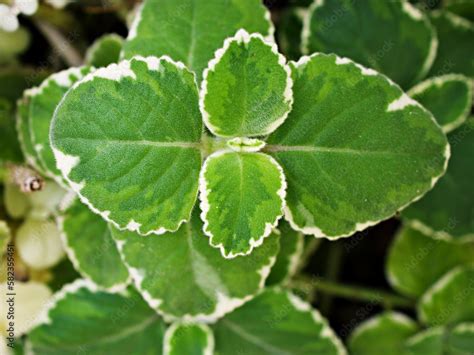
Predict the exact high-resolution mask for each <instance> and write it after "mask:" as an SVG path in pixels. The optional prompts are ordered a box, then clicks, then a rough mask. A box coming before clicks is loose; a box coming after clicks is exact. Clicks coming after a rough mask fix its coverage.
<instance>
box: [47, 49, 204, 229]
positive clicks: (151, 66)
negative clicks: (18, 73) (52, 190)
mask: <svg viewBox="0 0 474 355" xmlns="http://www.w3.org/2000/svg"><path fill="white" fill-rule="evenodd" d="M133 60H137V61H142V62H145V63H146V64H147V66H148V70H150V71H158V70H159V69H160V64H161V62H162V61H164V62H167V63H169V64H171V65H174V66H175V67H176V68H178V69H181V70H185V71H187V72H188V73H189V74H191V75H192V76H193V78H194V82H195V84H196V86H197V82H196V75H195V74H194V73H193V72H192V71H190V70H189V69H188V68H186V66H185V65H184V64H183V63H182V62H177V61H174V60H173V59H171V58H170V57H169V56H166V55H165V56H161V57H159V58H158V57H154V56H148V57H142V56H134V57H133V58H131V59H129V60H123V61H121V62H120V63H118V64H116V63H113V64H110V65H109V66H107V67H105V68H100V69H97V70H95V71H94V72H91V73H89V74H87V75H86V76H85V77H84V78H82V79H81V80H79V81H77V82H76V83H75V84H74V85H73V86H72V87H71V89H70V90H69V91H68V92H67V93H66V94H65V95H64V96H63V98H62V99H61V101H60V102H59V104H58V106H57V107H56V110H55V113H54V116H53V120H52V122H51V126H53V125H54V121H55V119H56V113H57V111H58V108H59V107H60V106H61V105H62V103H63V102H64V101H65V99H66V98H67V96H68V95H69V93H71V92H72V91H73V90H75V89H76V88H77V87H78V86H79V85H81V84H83V83H85V82H88V81H91V80H94V79H95V78H102V79H107V80H112V81H120V80H121V79H122V78H124V77H132V78H133V79H135V78H136V75H135V73H134V72H133V71H132V70H131V69H130V63H131V62H132V61H133ZM50 137H51V130H50ZM50 142H51V148H52V150H53V153H54V157H55V159H56V166H57V168H58V170H59V171H61V174H62V176H63V178H64V179H65V180H66V182H67V183H68V185H69V187H70V188H71V189H72V190H73V191H74V192H75V193H76V194H77V196H78V197H79V199H80V200H81V202H82V203H84V204H85V205H87V206H88V207H89V209H90V210H91V211H92V212H94V213H95V214H98V215H100V216H101V217H102V218H103V219H104V220H105V221H107V222H109V223H110V224H112V225H113V226H114V227H115V228H117V229H118V230H121V231H131V232H136V233H138V234H140V235H142V236H148V235H151V234H156V235H161V234H164V233H166V232H176V231H177V230H178V229H179V228H180V227H181V225H182V224H183V223H186V222H187V221H188V220H189V219H190V218H191V213H192V210H191V211H190V212H189V215H188V218H186V219H182V220H181V221H179V222H178V224H177V226H176V228H174V229H166V228H165V227H163V226H160V227H158V229H154V230H150V231H147V232H142V231H141V230H140V227H141V224H140V223H138V222H136V221H135V220H134V219H133V218H132V219H131V220H130V221H128V223H127V224H126V225H125V226H121V225H119V224H118V223H117V222H115V221H114V220H113V219H111V218H110V213H111V212H110V211H108V210H105V211H101V210H99V209H98V208H96V207H95V206H94V205H93V204H92V203H91V202H90V201H89V199H88V198H87V197H85V196H84V195H82V194H81V190H82V189H83V188H84V186H85V184H86V182H85V181H81V182H75V181H72V180H71V179H70V178H69V174H70V173H71V171H72V169H73V168H74V167H75V166H76V165H77V164H79V161H80V158H79V157H78V156H73V155H68V154H65V153H63V152H62V151H61V150H59V149H57V148H56V147H55V146H54V143H53V140H52V139H51V138H50ZM195 199H197V191H196V197H195Z"/></svg>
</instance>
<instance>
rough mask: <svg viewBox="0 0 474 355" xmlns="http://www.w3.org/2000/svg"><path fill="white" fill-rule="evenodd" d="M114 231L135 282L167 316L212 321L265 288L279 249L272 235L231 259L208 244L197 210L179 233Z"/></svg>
mask: <svg viewBox="0 0 474 355" xmlns="http://www.w3.org/2000/svg"><path fill="white" fill-rule="evenodd" d="M112 235H113V237H114V238H115V240H116V241H117V245H118V246H119V249H120V252H121V255H122V258H123V260H124V261H125V263H126V265H127V267H128V269H129V271H130V274H131V276H132V278H133V279H134V282H135V285H136V286H137V288H138V289H139V290H140V292H141V293H142V294H143V295H144V297H145V299H146V300H147V301H148V303H149V304H150V306H151V307H153V308H154V309H155V310H156V311H157V312H158V313H160V314H162V315H163V316H165V319H166V320H176V319H177V318H181V319H183V320H185V321H186V320H187V321H189V320H201V321H213V320H216V319H218V318H219V317H222V316H223V315H224V314H226V313H228V312H231V311H232V310H234V309H235V308H236V307H238V306H240V305H242V304H243V303H245V301H247V300H249V299H250V298H252V296H253V295H255V293H257V292H258V291H259V290H260V289H261V288H262V287H263V284H264V282H265V279H266V278H267V276H268V274H269V272H270V268H271V266H272V265H273V263H274V261H275V257H276V254H277V253H278V248H279V237H278V235H271V236H269V237H268V239H267V240H266V241H265V243H264V244H263V245H262V246H261V247H260V248H257V249H256V250H255V251H254V252H253V253H252V254H251V255H249V256H247V257H244V258H236V259H232V260H226V259H224V258H223V257H222V255H221V253H220V252H219V250H217V249H214V248H211V247H209V240H208V238H207V237H206V236H205V235H204V234H203V232H202V222H201V220H200V218H199V215H198V211H196V212H195V213H194V214H193V217H192V219H191V221H190V222H188V223H187V224H185V225H183V226H181V228H180V229H179V230H178V231H177V232H175V233H167V234H165V235H163V236H148V237H143V236H139V235H137V234H135V233H131V232H120V231H118V230H116V229H114V230H113V231H112ZM170 285H173V286H172V287H170Z"/></svg>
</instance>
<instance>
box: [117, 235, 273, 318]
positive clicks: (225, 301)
mask: <svg viewBox="0 0 474 355" xmlns="http://www.w3.org/2000/svg"><path fill="white" fill-rule="evenodd" d="M114 240H115V242H116V244H117V248H118V250H119V253H120V257H121V258H122V261H123V263H124V264H125V266H126V268H127V270H128V272H129V275H130V276H131V277H132V281H133V283H134V285H135V287H136V289H137V290H138V292H139V293H140V294H141V295H142V297H143V299H144V300H145V301H146V302H147V303H148V305H149V306H150V307H151V308H152V309H154V310H155V312H157V313H158V314H159V315H160V316H162V317H163V319H164V320H165V321H166V322H167V323H174V322H188V323H205V324H213V323H215V322H216V321H217V320H218V319H220V318H222V317H223V316H224V315H226V314H227V313H230V312H232V311H233V310H235V309H236V308H239V307H241V306H242V305H244V304H245V303H246V302H248V301H250V300H251V299H253V298H254V297H255V296H257V295H258V293H259V292H260V291H261V290H262V289H263V288H264V287H265V281H266V279H267V278H268V275H270V271H271V269H272V267H273V265H274V264H275V262H276V255H275V256H270V257H269V258H268V264H265V265H263V266H262V267H261V268H260V269H259V270H257V273H258V274H259V275H260V281H259V285H258V289H257V291H256V292H255V293H253V294H248V295H246V296H244V297H242V298H237V297H230V296H228V295H226V294H224V293H222V292H218V291H217V292H216V304H215V307H214V311H213V312H212V313H197V314H190V313H187V314H184V315H182V316H176V315H174V314H172V313H169V312H165V311H163V310H162V309H161V305H162V304H163V299H160V298H156V297H153V296H152V295H151V293H150V292H149V291H148V290H145V289H144V288H143V286H142V284H143V281H144V279H145V277H146V272H147V271H146V270H144V269H139V268H136V267H134V266H132V265H130V263H128V262H127V260H126V256H125V252H124V245H125V243H126V242H125V241H123V240H117V239H115V238H114Z"/></svg>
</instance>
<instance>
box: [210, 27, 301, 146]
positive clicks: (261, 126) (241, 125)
mask: <svg viewBox="0 0 474 355" xmlns="http://www.w3.org/2000/svg"><path fill="white" fill-rule="evenodd" d="M290 76H291V73H290V69H289V68H288V66H287V65H286V60H285V58H284V57H283V56H282V55H281V54H279V53H278V48H277V46H276V45H275V44H274V43H271V42H266V41H265V40H264V38H263V37H262V36H261V35H259V34H251V35H249V34H248V33H247V32H245V31H244V30H240V31H239V32H238V33H237V34H236V35H235V36H234V37H231V38H228V39H226V41H225V43H224V47H223V48H221V49H219V51H217V52H216V57H215V58H214V59H213V60H212V61H210V62H209V66H208V67H207V69H206V70H205V71H204V81H203V82H202V89H201V111H202V113H203V119H204V122H205V124H206V126H207V127H208V128H209V129H210V130H211V132H212V133H214V134H215V135H218V136H223V137H255V136H264V135H267V134H269V133H271V132H273V131H274V130H275V129H276V128H277V127H278V126H280V125H281V124H282V123H283V121H284V120H285V118H286V117H287V115H288V112H289V111H290V109H291V102H292V99H293V98H292V91H291V86H292V82H291V78H290Z"/></svg>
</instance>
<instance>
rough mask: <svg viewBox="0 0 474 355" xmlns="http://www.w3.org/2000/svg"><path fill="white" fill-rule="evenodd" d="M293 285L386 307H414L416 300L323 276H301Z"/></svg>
mask: <svg viewBox="0 0 474 355" xmlns="http://www.w3.org/2000/svg"><path fill="white" fill-rule="evenodd" d="M292 286H294V287H295V288H297V289H300V290H309V289H310V290H311V291H312V292H315V291H319V292H321V293H326V294H330V295H334V296H337V297H342V298H348V299H353V300H359V301H364V302H370V303H377V304H381V305H383V306H384V307H386V308H413V307H414V306H415V302H414V301H413V300H411V299H408V298H405V297H403V296H399V295H396V294H393V293H390V292H386V291H381V290H377V289H373V288H365V287H360V286H354V285H341V284H339V283H335V282H331V281H327V280H323V279H321V278H317V277H314V278H310V277H300V278H298V279H296V280H294V281H293V284H292Z"/></svg>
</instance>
